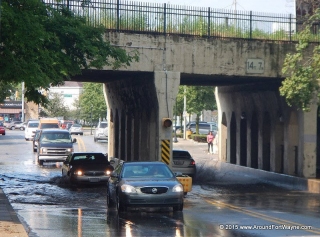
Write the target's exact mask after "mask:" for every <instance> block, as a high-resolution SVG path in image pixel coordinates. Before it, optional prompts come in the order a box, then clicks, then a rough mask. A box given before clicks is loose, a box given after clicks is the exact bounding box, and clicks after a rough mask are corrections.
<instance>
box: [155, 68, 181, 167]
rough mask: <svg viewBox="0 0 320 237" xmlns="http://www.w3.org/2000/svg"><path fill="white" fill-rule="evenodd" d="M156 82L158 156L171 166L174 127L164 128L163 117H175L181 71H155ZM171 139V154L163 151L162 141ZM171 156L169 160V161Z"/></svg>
mask: <svg viewBox="0 0 320 237" xmlns="http://www.w3.org/2000/svg"><path fill="white" fill-rule="evenodd" d="M154 84H155V88H156V93H157V98H158V111H159V112H158V121H157V124H158V131H159V134H158V139H157V140H158V141H157V144H158V146H157V148H156V149H157V151H158V153H157V157H158V160H161V161H163V162H165V163H167V164H168V165H170V166H171V157H172V127H170V128H164V127H163V126H162V118H172V117H173V106H174V104H175V100H176V97H177V94H178V90H179V85H180V72H168V71H155V72H154ZM164 140H167V141H168V140H169V144H170V151H169V152H170V154H167V151H164V150H163V151H162V150H161V148H162V142H163V141H164ZM168 156H169V161H168Z"/></svg>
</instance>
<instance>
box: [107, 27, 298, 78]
mask: <svg viewBox="0 0 320 237" xmlns="http://www.w3.org/2000/svg"><path fill="white" fill-rule="evenodd" d="M106 40H108V41H110V43H111V44H112V45H115V46H119V47H121V48H125V49H126V50H127V51H128V52H133V51H137V52H139V55H140V61H139V62H136V63H132V64H131V66H129V67H127V68H121V69H120V70H123V71H150V72H153V71H162V70H163V69H164V67H165V68H166V70H168V71H176V72H181V73H187V74H201V75H220V76H222V75H227V76H232V77H236V76H246V77H253V76H254V77H255V78H257V77H271V78H272V77H281V66H282V62H283V60H284V57H285V54H286V53H288V52H290V51H292V49H293V47H294V45H293V44H282V43H275V42H266V41H260V42H259V41H245V40H235V39H215V38H210V39H208V38H199V37H180V36H175V35H167V36H163V35H146V34H130V33H117V32H107V33H106ZM252 58H253V59H262V60H264V72H263V73H258V74H252V73H248V72H247V70H246V62H247V59H252ZM104 69H105V70H109V69H110V68H109V67H105V68H104Z"/></svg>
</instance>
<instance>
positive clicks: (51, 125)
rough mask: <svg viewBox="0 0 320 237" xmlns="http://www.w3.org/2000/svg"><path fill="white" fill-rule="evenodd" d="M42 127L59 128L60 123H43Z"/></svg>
mask: <svg viewBox="0 0 320 237" xmlns="http://www.w3.org/2000/svg"><path fill="white" fill-rule="evenodd" d="M41 128H42V129H43V128H59V124H56V123H43V124H41Z"/></svg>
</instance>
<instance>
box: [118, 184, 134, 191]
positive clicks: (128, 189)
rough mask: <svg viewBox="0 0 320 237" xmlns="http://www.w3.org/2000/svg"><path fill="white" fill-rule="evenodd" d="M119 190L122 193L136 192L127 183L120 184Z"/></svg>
mask: <svg viewBox="0 0 320 237" xmlns="http://www.w3.org/2000/svg"><path fill="white" fill-rule="evenodd" d="M121 191H122V192H124V193H136V192H137V191H136V189H135V188H134V187H133V186H131V185H127V184H123V185H121Z"/></svg>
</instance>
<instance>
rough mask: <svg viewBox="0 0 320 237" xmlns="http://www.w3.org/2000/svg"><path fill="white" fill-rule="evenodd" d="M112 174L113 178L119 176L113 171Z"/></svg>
mask: <svg viewBox="0 0 320 237" xmlns="http://www.w3.org/2000/svg"><path fill="white" fill-rule="evenodd" d="M110 176H111V177H112V178H119V175H118V174H117V173H116V172H112V173H111V175H110Z"/></svg>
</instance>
